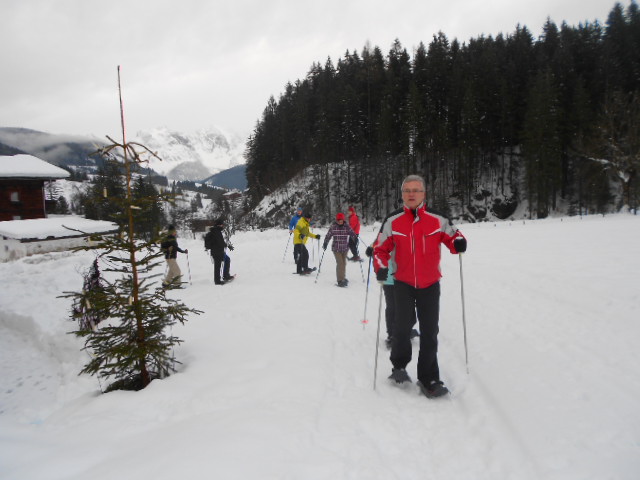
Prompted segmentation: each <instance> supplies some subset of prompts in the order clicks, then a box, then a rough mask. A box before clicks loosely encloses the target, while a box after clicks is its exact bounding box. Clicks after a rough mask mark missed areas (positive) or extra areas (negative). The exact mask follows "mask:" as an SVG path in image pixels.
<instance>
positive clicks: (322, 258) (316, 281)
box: [313, 250, 326, 283]
mask: <svg viewBox="0 0 640 480" xmlns="http://www.w3.org/2000/svg"><path fill="white" fill-rule="evenodd" d="M325 252H326V250H323V251H322V257H320V264H319V265H318V273H316V280H315V282H313V283H318V277H319V276H320V268H321V267H322V260H324V253H325Z"/></svg>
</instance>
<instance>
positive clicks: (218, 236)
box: [204, 218, 233, 285]
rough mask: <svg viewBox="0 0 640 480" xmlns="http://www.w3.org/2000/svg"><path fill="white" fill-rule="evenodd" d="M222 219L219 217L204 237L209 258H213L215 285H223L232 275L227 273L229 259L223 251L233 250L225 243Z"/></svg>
mask: <svg viewBox="0 0 640 480" xmlns="http://www.w3.org/2000/svg"><path fill="white" fill-rule="evenodd" d="M223 230H224V219H223V218H219V219H218V220H216V221H215V224H214V226H213V227H211V229H210V230H209V233H207V235H206V236H205V237H204V248H205V250H209V253H210V254H211V258H212V259H213V281H214V283H215V284H216V285H224V284H225V283H226V282H228V281H229V280H231V279H233V276H232V275H230V274H229V269H230V267H231V259H230V258H229V255H227V254H226V253H225V248H229V250H231V251H233V245H231V244H230V243H227V242H226V241H225V239H224V235H223V233H222V232H223ZM221 270H222V278H221V277H220V271H221Z"/></svg>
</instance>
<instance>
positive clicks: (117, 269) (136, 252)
mask: <svg viewBox="0 0 640 480" xmlns="http://www.w3.org/2000/svg"><path fill="white" fill-rule="evenodd" d="M122 136H123V141H122V143H121V144H119V143H117V142H115V141H114V140H112V139H111V138H109V137H107V138H108V139H109V140H110V141H111V144H110V145H106V146H105V147H103V148H102V149H101V150H100V151H99V152H100V153H101V154H102V155H103V156H104V157H105V158H107V159H108V161H109V162H113V161H116V160H115V159H116V157H115V155H114V154H115V153H116V152H122V162H118V163H119V166H120V167H121V171H123V173H124V194H123V195H122V197H120V198H118V199H117V200H116V199H112V205H116V206H117V208H114V209H113V210H112V215H113V216H114V221H116V222H117V223H118V224H119V225H120V226H121V231H120V233H119V234H118V235H115V236H94V237H93V238H92V240H93V242H91V243H92V245H87V246H83V247H79V250H94V249H97V250H100V251H101V252H102V253H101V258H102V260H103V261H104V262H105V263H106V267H105V268H103V269H102V271H103V272H108V273H110V274H111V275H110V278H105V277H103V278H102V281H101V285H100V288H95V289H84V290H83V291H82V292H65V294H64V295H63V297H69V298H72V299H73V301H74V305H78V304H80V305H84V306H86V307H87V308H90V309H92V310H93V312H94V313H95V315H96V318H100V319H103V320H102V324H101V326H100V328H97V329H95V330H93V329H92V328H87V326H86V324H84V325H83V324H81V325H80V326H79V328H78V330H76V331H74V332H71V333H73V334H75V335H77V336H78V337H82V338H84V339H85V347H84V348H85V349H86V350H90V351H91V354H92V356H91V360H90V361H89V363H88V364H86V365H85V367H84V368H83V369H82V370H81V372H80V373H88V374H90V375H97V376H98V377H104V378H107V379H115V382H113V383H112V384H110V385H109V387H108V388H107V389H106V391H110V390H123V389H126V390H140V389H143V388H145V387H146V386H147V385H149V383H150V382H151V381H152V380H153V379H155V378H162V377H165V376H167V375H169V374H170V373H171V372H173V371H175V367H174V365H175V362H176V361H175V359H174V358H173V354H172V351H173V347H174V346H175V345H177V344H179V343H181V342H182V341H181V340H180V339H179V338H177V337H175V336H173V335H172V333H171V329H172V326H173V325H175V324H176V323H177V322H180V323H181V324H183V323H184V322H185V321H186V320H187V316H188V315H189V314H191V313H193V314H199V313H202V312H200V311H198V310H195V309H191V308H188V307H187V306H186V305H184V304H183V303H181V302H179V301H177V300H172V299H168V298H167V297H166V296H165V292H164V290H163V289H162V288H155V287H154V283H155V282H154V281H153V280H154V278H156V277H158V276H160V275H159V274H153V270H154V268H156V267H158V266H159V265H160V264H161V262H162V260H161V256H162V252H161V251H160V249H158V248H157V244H156V242H157V240H158V238H157V237H155V238H153V239H148V240H145V239H144V238H141V237H140V236H139V234H137V233H136V221H137V220H138V219H139V218H140V217H139V212H143V211H145V209H146V208H147V207H148V205H149V204H150V203H157V201H158V197H160V195H159V194H157V193H156V192H155V189H154V190H153V191H151V190H149V193H148V196H145V197H140V196H136V195H134V192H133V185H132V173H133V171H134V170H135V169H136V168H139V166H140V165H141V164H142V163H143V162H145V160H143V159H142V158H141V156H140V154H139V153H138V151H136V147H140V148H141V149H143V151H146V153H148V154H149V155H152V156H154V157H156V158H157V155H156V154H155V153H153V152H151V151H150V150H149V149H148V148H147V147H145V146H144V145H140V144H137V143H127V142H126V141H125V139H124V138H125V135H124V119H123V135H122ZM149 196H152V197H153V198H151V199H150V198H149ZM72 318H74V319H78V313H77V312H76V311H75V310H74V313H73V314H72Z"/></svg>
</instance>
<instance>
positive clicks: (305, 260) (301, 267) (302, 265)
mask: <svg viewBox="0 0 640 480" xmlns="http://www.w3.org/2000/svg"><path fill="white" fill-rule="evenodd" d="M298 245H300V253H299V254H298V264H297V266H296V273H301V272H303V271H305V270H307V269H308V268H309V250H307V247H306V246H305V244H304V243H299V244H298Z"/></svg>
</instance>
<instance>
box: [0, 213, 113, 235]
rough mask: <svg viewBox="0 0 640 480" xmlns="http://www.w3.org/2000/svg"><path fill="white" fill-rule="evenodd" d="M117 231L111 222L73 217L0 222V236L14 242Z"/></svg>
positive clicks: (64, 216)
mask: <svg viewBox="0 0 640 480" xmlns="http://www.w3.org/2000/svg"><path fill="white" fill-rule="evenodd" d="M65 227H68V228H65ZM69 229H73V230H69ZM117 229H118V226H117V225H116V224H115V223H113V222H105V221H103V220H88V219H86V218H83V217H78V216H73V215H63V216H59V217H49V218H35V219H30V220H7V221H4V222H0V235H2V236H5V237H8V238H13V239H16V240H22V239H32V238H38V239H46V238H48V237H55V238H61V237H73V236H76V235H80V234H81V233H80V232H84V233H101V232H111V231H114V230H117ZM76 230H79V231H76Z"/></svg>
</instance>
